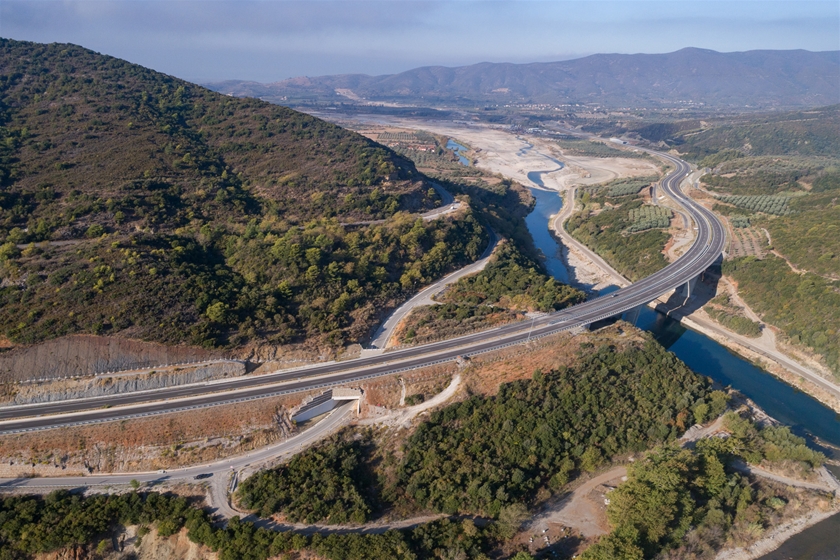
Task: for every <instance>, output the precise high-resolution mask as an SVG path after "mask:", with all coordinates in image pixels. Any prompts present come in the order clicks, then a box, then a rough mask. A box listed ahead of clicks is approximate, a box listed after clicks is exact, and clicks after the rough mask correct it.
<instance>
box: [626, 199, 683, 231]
mask: <svg viewBox="0 0 840 560" xmlns="http://www.w3.org/2000/svg"><path fill="white" fill-rule="evenodd" d="M673 215H674V213H673V212H671V209H670V208H665V207H664V206H649V205H647V204H646V205H644V206H640V207H638V208H633V209H631V210H630V221H631V222H632V223H631V224H630V227H628V228H627V232H628V233H634V232H637V231H644V230H646V229H656V228H666V227H668V226H669V225H670V224H671V216H673Z"/></svg>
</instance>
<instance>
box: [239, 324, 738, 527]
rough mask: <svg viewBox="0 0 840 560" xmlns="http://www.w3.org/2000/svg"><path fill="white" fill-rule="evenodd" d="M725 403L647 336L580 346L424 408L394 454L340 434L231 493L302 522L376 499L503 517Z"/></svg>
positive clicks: (351, 512) (355, 512)
mask: <svg viewBox="0 0 840 560" xmlns="http://www.w3.org/2000/svg"><path fill="white" fill-rule="evenodd" d="M726 402H727V397H726V394H725V393H723V392H722V391H712V390H711V387H710V386H709V385H708V383H707V382H706V381H705V380H704V379H702V378H700V377H699V376H697V375H696V374H694V373H693V372H692V371H690V370H689V369H688V368H687V367H686V366H685V364H683V363H682V362H680V361H679V360H678V359H676V358H675V357H674V356H673V355H672V354H669V353H667V352H666V351H665V350H664V349H663V348H662V347H661V346H659V345H658V344H657V343H655V342H654V341H653V340H649V339H647V340H643V341H642V340H636V341H633V342H628V343H626V344H625V345H623V346H621V347H619V346H612V345H604V346H601V347H598V348H593V347H592V344H585V345H584V346H582V347H581V351H580V353H579V359H578V361H577V362H576V363H575V365H574V366H573V367H571V368H561V369H558V370H556V371H549V372H539V371H538V372H535V373H534V375H533V379H530V380H523V381H516V382H513V383H508V384H504V385H502V386H501V388H500V390H499V393H498V394H497V395H495V396H492V397H482V396H473V397H470V398H468V399H467V400H465V401H463V402H461V403H456V404H452V405H449V406H447V407H445V408H443V409H441V410H439V411H437V412H435V413H433V414H432V415H431V417H430V418H429V419H428V420H427V421H424V422H423V423H421V424H420V425H419V426H418V428H417V429H416V430H415V431H414V433H413V434H411V435H410V436H409V437H408V438H407V439H406V440H405V442H404V444H403V445H402V448H401V449H399V450H398V451H394V452H392V451H389V450H388V449H387V448H388V446H389V445H388V444H389V442H386V441H378V446H379V447H380V449H379V451H371V450H369V449H367V448H366V446H362V445H360V444H359V441H358V440H356V439H354V438H352V437H348V438H345V439H344V440H343V441H333V442H331V443H329V444H327V445H326V446H324V447H322V448H321V449H314V450H310V451H307V452H306V453H304V454H302V455H301V456H299V457H298V458H296V459H295V460H294V461H292V462H290V463H289V464H288V465H287V466H283V467H280V468H278V469H275V470H270V471H265V472H262V473H259V474H257V475H254V476H252V477H251V478H249V479H248V480H247V481H245V482H244V483H243V484H242V486H241V487H240V489H239V491H238V492H239V496H240V497H241V499H242V502H243V504H245V505H247V506H248V507H251V508H253V509H255V510H257V511H259V512H260V513H261V515H269V514H272V513H275V512H278V513H281V514H283V515H284V516H287V517H289V518H290V519H302V520H306V521H307V522H314V521H318V520H324V521H327V522H336V521H341V520H343V519H356V520H362V519H365V518H366V517H367V516H368V515H369V514H370V512H371V511H373V510H374V509H376V508H377V506H378V507H385V508H388V507H390V508H397V509H398V510H399V511H401V512H403V513H408V512H410V511H425V510H433V511H439V512H445V513H450V514H454V513H468V514H477V515H481V516H490V517H494V518H504V517H505V515H506V512H507V514H510V513H511V512H512V511H514V510H516V509H517V508H521V507H522V504H536V503H539V502H542V501H543V500H545V499H546V498H548V497H549V496H551V494H552V492H559V491H561V489H562V488H563V487H564V485H565V484H566V483H567V482H569V481H570V480H572V479H574V478H576V477H577V476H578V475H579V474H580V473H582V472H592V471H594V470H596V469H597V468H598V467H599V466H600V465H602V464H605V463H608V462H609V461H610V460H611V459H612V458H613V457H614V456H616V455H619V454H622V453H630V452H637V451H642V450H645V449H649V448H651V447H652V446H654V445H655V444H658V443H662V442H666V441H673V440H674V439H675V438H677V437H678V436H679V435H680V434H682V432H683V431H684V430H685V429H687V428H688V427H689V426H691V425H693V424H694V423H695V422H703V421H705V420H708V419H709V418H710V417H713V416H716V415H718V414H720V413H721V412H722V411H723V409H724V407H725V406H726ZM366 445H367V444H366ZM365 464H366V466H365ZM304 466H306V467H307V468H306V469H303V468H302V467H304ZM304 470H306V471H307V472H309V473H310V474H309V476H310V477H312V478H313V479H315V480H322V481H326V482H328V483H325V484H320V485H313V486H311V487H310V486H307V485H304V486H303V488H304V493H306V494H310V493H311V494H314V496H311V497H309V499H299V497H298V495H299V494H300V491H296V490H294V489H295V488H298V487H300V486H301V484H303V482H302V475H301V473H302V472H303V471H304ZM371 471H373V472H375V473H376V477H373V476H372V475H371ZM377 479H378V482H376V481H377ZM372 497H376V498H377V499H376V500H372Z"/></svg>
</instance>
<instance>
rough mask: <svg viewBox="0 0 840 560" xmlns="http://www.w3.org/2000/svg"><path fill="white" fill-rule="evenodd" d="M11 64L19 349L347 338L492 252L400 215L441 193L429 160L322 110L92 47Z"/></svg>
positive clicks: (5, 175)
mask: <svg viewBox="0 0 840 560" xmlns="http://www.w3.org/2000/svg"><path fill="white" fill-rule="evenodd" d="M0 67H1V68H2V69H3V71H2V72H0V335H4V336H5V337H6V338H8V339H10V340H11V341H12V342H15V343H36V342H39V341H42V340H45V339H48V338H53V337H56V336H61V335H65V334H71V333H78V332H89V333H101V334H112V335H114V334H115V335H120V336H131V337H136V338H143V339H146V340H156V341H161V342H167V343H190V344H202V345H205V346H227V347H231V346H238V345H243V344H247V343H262V342H270V343H273V344H281V343H289V342H303V341H315V340H317V341H321V342H326V343H329V344H332V345H337V344H342V343H345V342H348V341H355V340H359V339H361V338H363V337H364V336H366V335H367V333H368V332H369V331H370V329H371V328H372V327H373V325H374V324H375V322H376V320H377V319H378V315H379V314H380V313H381V311H379V310H381V309H383V308H386V307H388V306H390V305H393V304H394V303H395V302H396V301H398V300H400V299H401V298H403V297H404V293H407V292H408V291H410V290H411V289H412V288H413V287H414V286H415V285H417V284H419V283H422V282H424V281H427V280H429V279H431V278H434V277H437V276H438V275H440V274H443V273H444V272H445V271H446V270H448V269H449V268H452V267H455V266H458V265H460V264H462V263H464V262H466V261H468V260H469V259H472V258H475V257H476V256H477V255H478V254H479V253H480V252H481V249H482V248H483V246H484V244H485V243H486V240H485V233H484V231H483V229H482V228H481V227H480V226H479V224H478V223H477V222H476V221H475V220H474V219H473V218H472V216H471V215H470V214H469V213H467V214H466V215H461V216H460V217H459V219H458V220H452V219H439V220H437V221H434V222H423V221H422V220H419V219H415V218H412V217H410V216H408V215H407V214H405V215H402V214H400V213H405V212H416V211H422V210H424V209H428V208H431V207H433V206H435V205H436V204H437V203H438V202H439V201H438V197H437V195H436V194H435V193H434V191H433V190H431V189H430V185H429V184H428V183H427V182H426V179H425V177H423V176H422V174H420V173H418V172H417V171H416V169H415V168H414V165H413V164H412V163H411V162H410V161H409V160H406V159H405V158H402V157H401V156H399V155H397V154H396V153H394V152H393V151H391V150H389V149H388V148H385V147H383V146H381V145H378V144H376V143H375V142H372V141H370V140H368V139H366V138H364V137H362V136H360V135H358V134H355V133H353V132H349V131H347V130H344V129H342V128H340V127H337V126H335V125H332V124H329V123H326V122H324V121H321V120H319V119H316V118H313V117H310V116H308V115H304V114H301V113H298V112H296V111H293V110H290V109H287V108H284V107H279V106H275V105H271V104H269V103H265V102H262V101H259V100H255V99H237V98H232V97H228V96H225V95H221V94H218V93H214V92H211V91H209V90H206V89H204V88H202V87H199V86H196V85H193V84H190V83H188V82H184V81H182V80H178V79H176V78H173V77H171V76H167V75H164V74H160V73H158V72H154V71H152V70H149V69H146V68H143V67H141V66H137V65H134V64H130V63H128V62H125V61H123V60H119V59H116V58H112V57H109V56H103V55H99V54H97V53H94V52H92V51H89V50H86V49H83V48H81V47H78V46H74V45H59V44H51V45H42V44H37V43H28V42H19V41H12V40H5V39H0ZM398 214H399V215H398ZM383 218H388V220H387V221H386V222H385V223H382V224H376V225H370V226H361V227H359V226H356V227H352V228H351V227H345V226H343V225H341V224H342V223H347V222H359V221H365V220H375V219H383Z"/></svg>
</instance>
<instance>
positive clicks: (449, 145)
mask: <svg viewBox="0 0 840 560" xmlns="http://www.w3.org/2000/svg"><path fill="white" fill-rule="evenodd" d="M446 149H447V150H452V151H453V152H455V155H456V156H458V162H460V164H461V165H466V166H467V167H469V165H470V160H469V159H467V157H466V156H465V155H464V154H465V153H466V151H467V147H466V146H462V145H461V144H459V143H458V142H456V141H455V140H452V139H451V138H450V139H449V140H447V141H446Z"/></svg>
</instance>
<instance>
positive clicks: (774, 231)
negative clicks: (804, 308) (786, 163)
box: [762, 192, 840, 279]
mask: <svg viewBox="0 0 840 560" xmlns="http://www.w3.org/2000/svg"><path fill="white" fill-rule="evenodd" d="M791 208H792V209H793V210H794V211H795V212H796V215H795V216H792V217H786V218H782V219H775V220H766V221H765V222H762V225H764V226H765V227H766V228H767V229H768V230H769V231H770V237H771V239H772V240H773V247H774V248H775V249H776V250H777V251H779V253H781V254H782V255H784V256H785V258H787V259H788V260H790V262H792V263H793V264H794V266H796V267H797V268H800V269H804V270H808V271H810V272H813V273H815V274H820V275H822V276H826V277H829V278H835V279H840V201H838V200H837V192H834V193H831V192H826V193H820V194H811V195H808V196H802V197H797V198H796V199H794V200H793V201H791Z"/></svg>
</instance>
